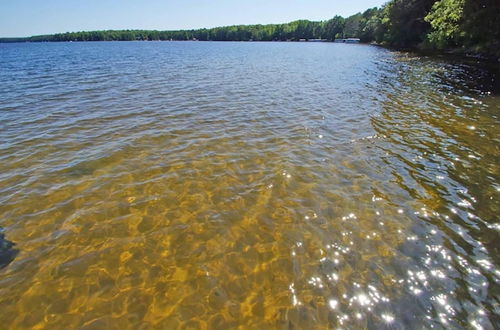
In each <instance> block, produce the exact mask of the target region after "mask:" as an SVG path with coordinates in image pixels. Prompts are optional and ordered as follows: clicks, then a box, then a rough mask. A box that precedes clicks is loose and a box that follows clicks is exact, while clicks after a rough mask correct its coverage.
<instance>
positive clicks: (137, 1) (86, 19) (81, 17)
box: [0, 0, 387, 37]
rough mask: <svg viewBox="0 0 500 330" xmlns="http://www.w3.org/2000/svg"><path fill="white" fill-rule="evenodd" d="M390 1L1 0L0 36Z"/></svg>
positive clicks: (171, 24) (226, 19)
mask: <svg viewBox="0 0 500 330" xmlns="http://www.w3.org/2000/svg"><path fill="white" fill-rule="evenodd" d="M386 1H387V0H176V1H174V0H0V37H25V36H32V35H40V34H52V33H60V32H70V31H91V30H120V29H150V30H179V29H197V28H203V27H206V28H210V27H216V26H225V25H234V24H267V23H286V22H290V21H293V20H297V19H309V20H325V19H329V18H332V17H333V16H335V15H341V16H344V17H346V16H349V15H352V14H355V13H357V12H360V11H364V10H366V9H368V8H372V7H375V6H380V5H382V4H383V3H385V2H386Z"/></svg>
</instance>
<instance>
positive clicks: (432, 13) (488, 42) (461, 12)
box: [0, 0, 500, 61]
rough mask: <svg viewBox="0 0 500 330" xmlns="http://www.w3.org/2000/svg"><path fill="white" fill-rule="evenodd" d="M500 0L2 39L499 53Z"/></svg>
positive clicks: (428, 1)
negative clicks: (348, 41) (335, 44)
mask: <svg viewBox="0 0 500 330" xmlns="http://www.w3.org/2000/svg"><path fill="white" fill-rule="evenodd" d="M498 17H500V2H499V1H497V0H439V1H438V0H422V1H410V0H391V1H388V2H387V3H386V4H384V5H383V6H382V7H380V8H377V7H375V8H370V9H367V10H366V11H364V12H363V13H357V14H354V15H352V16H349V17H347V18H344V17H341V16H335V17H333V18H332V19H330V20H325V21H309V20H297V21H293V22H290V23H285V24H265V25H262V24H258V25H233V26H225V27H217V28H211V29H197V30H173V31H157V30H107V31H83V32H66V33H58V34H51V35H40V36H32V37H25V38H0V42H50V41H56V42H57V41H134V40H199V41H301V40H312V39H316V40H317V39H322V40H325V41H333V40H335V39H339V38H359V39H360V41H361V42H364V43H376V44H379V45H384V46H389V47H393V48H398V49H412V50H415V49H417V50H421V51H427V52H436V51H438V52H441V53H443V52H444V53H452V54H465V55H467V54H469V55H474V56H479V57H481V58H487V59H490V60H491V59H494V60H495V61H498V59H499V58H500V20H498Z"/></svg>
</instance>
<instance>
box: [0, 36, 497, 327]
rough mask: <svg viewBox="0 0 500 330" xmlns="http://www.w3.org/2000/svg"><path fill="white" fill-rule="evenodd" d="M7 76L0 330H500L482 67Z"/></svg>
mask: <svg viewBox="0 0 500 330" xmlns="http://www.w3.org/2000/svg"><path fill="white" fill-rule="evenodd" d="M0 60H1V61H0V86H1V90H0V227H2V233H3V234H2V235H5V240H7V241H4V240H3V239H2V242H0V243H2V246H0V247H1V248H2V249H4V250H6V251H7V252H6V255H5V256H4V257H5V258H4V260H3V263H2V268H1V269H0V324H2V327H5V328H7V329H20V328H31V327H33V328H60V329H69V328H78V327H82V328H85V329H102V328H117V329H118V328H119V329H123V328H134V329H139V328H141V329H144V328H165V329H173V328H186V329H187V328H209V329H220V328H235V327H238V326H243V327H244V328H258V329H265V328H293V329H296V328H304V329H315V328H318V329H324V328H339V327H341V328H384V327H387V328H396V329H403V328H432V327H434V328H484V329H493V328H495V327H496V326H497V325H498V322H499V315H500V307H499V300H500V291H499V286H498V284H499V283H498V282H499V279H500V270H499V268H498V267H499V264H500V257H499V253H500V251H499V246H500V245H499V243H498V242H499V230H500V222H499V218H498V215H499V214H500V203H499V201H498V199H499V194H500V181H499V176H500V152H499V140H500V126H499V114H500V97H499V93H498V92H499V88H498V82H497V80H496V79H497V77H496V76H495V74H493V73H491V71H488V70H485V69H483V68H481V67H478V66H477V65H472V64H470V63H463V62H456V61H450V60H442V59H435V58H434V59H433V58H426V57H417V56H414V55H410V54H406V53H397V52H390V51H387V50H385V49H381V48H376V47H372V46H363V45H342V44H331V43H216V42H213V43H212V42H204V43H202V42H198V43H196V42H130V43H128V42H120V43H118V42H115V43H64V44H63V43H61V44H1V45H0ZM8 242H13V243H15V245H14V246H12V245H11V244H9V243H8ZM1 252H2V253H3V251H1Z"/></svg>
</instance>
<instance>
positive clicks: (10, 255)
mask: <svg viewBox="0 0 500 330" xmlns="http://www.w3.org/2000/svg"><path fill="white" fill-rule="evenodd" d="M14 245H15V244H14V243H12V242H10V241H7V240H6V239H5V235H4V234H3V233H0V268H3V267H5V266H7V265H8V264H10V263H11V262H12V260H14V258H15V257H16V255H17V253H18V252H19V251H18V250H16V249H14V248H13V247H14Z"/></svg>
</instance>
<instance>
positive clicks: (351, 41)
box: [335, 38, 361, 44]
mask: <svg viewBox="0 0 500 330" xmlns="http://www.w3.org/2000/svg"><path fill="white" fill-rule="evenodd" d="M360 41H361V40H360V39H359V38H346V39H335V42H339V43H345V44H358V43H359V42H360Z"/></svg>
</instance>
